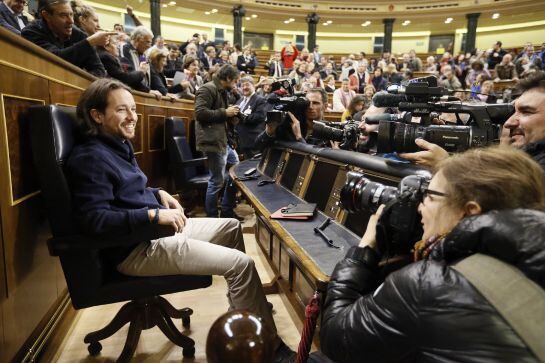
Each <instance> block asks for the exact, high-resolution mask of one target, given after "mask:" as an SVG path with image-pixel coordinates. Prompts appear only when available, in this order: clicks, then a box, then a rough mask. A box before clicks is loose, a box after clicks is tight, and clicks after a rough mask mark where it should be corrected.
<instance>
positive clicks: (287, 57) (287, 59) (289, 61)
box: [280, 47, 299, 69]
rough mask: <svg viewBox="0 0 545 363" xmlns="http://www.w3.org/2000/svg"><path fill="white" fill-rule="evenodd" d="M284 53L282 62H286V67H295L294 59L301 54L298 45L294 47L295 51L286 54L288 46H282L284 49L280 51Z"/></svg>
mask: <svg viewBox="0 0 545 363" xmlns="http://www.w3.org/2000/svg"><path fill="white" fill-rule="evenodd" d="M280 54H281V55H282V63H284V68H286V69H291V68H293V61H294V60H295V59H296V58H297V56H298V55H299V51H298V50H297V48H296V47H293V53H292V54H286V47H284V48H282V51H281V52H280Z"/></svg>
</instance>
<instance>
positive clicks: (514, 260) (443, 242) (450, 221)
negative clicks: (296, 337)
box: [320, 146, 545, 363]
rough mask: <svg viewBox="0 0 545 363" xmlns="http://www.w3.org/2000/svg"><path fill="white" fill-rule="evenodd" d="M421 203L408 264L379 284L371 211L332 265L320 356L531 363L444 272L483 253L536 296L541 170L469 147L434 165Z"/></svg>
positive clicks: (541, 254)
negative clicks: (519, 276)
mask: <svg viewBox="0 0 545 363" xmlns="http://www.w3.org/2000/svg"><path fill="white" fill-rule="evenodd" d="M424 195H425V197H424V200H423V202H422V203H421V204H420V205H419V207H418V210H419V212H420V214H421V215H422V225H423V230H424V234H423V239H422V241H421V242H418V243H417V244H416V245H415V262H414V263H412V264H410V265H408V266H406V267H404V268H402V269H400V270H398V271H395V272H393V273H391V274H390V275H388V276H387V277H386V279H385V281H384V282H382V281H380V278H379V270H378V262H379V259H380V256H378V252H377V251H376V241H375V235H376V225H377V220H378V218H379V215H380V213H381V212H382V207H381V208H380V209H379V211H378V212H377V214H375V215H373V216H372V217H371V218H370V220H369V224H368V226H367V230H366V232H365V234H364V236H363V238H362V240H361V242H360V245H359V247H353V248H351V249H350V250H349V251H348V253H347V256H346V258H345V259H344V260H342V261H341V262H339V263H338V264H337V266H336V267H335V270H334V271H333V274H332V276H331V280H330V283H329V285H328V289H327V298H326V301H325V305H324V308H323V310H322V313H323V320H322V325H321V330H320V337H321V347H322V350H323V352H324V353H325V354H326V355H328V356H329V358H331V359H333V360H335V361H336V362H339V363H341V362H361V361H365V362H479V363H482V362H537V361H538V359H537V358H536V356H534V354H533V353H532V352H531V351H530V350H529V348H528V347H527V345H526V344H525V342H524V341H523V340H522V339H521V338H520V337H519V335H517V333H515V331H514V330H513V328H512V327H511V326H510V325H509V324H508V323H507V322H506V320H505V319H504V318H503V317H502V316H501V315H500V314H499V313H498V311H497V310H496V309H495V308H494V306H492V305H491V304H490V303H489V302H488V300H487V299H485V298H484V297H483V295H481V293H480V292H479V291H477V290H476V288H475V287H473V285H472V284H471V283H470V282H469V281H468V280H467V279H466V277H465V276H464V275H462V274H461V273H460V272H458V271H457V270H455V269H454V268H453V264H456V263H458V262H459V261H460V260H462V259H464V258H466V257H468V256H470V255H473V254H475V253H480V254H485V255H488V256H490V257H493V258H494V259H497V260H501V261H502V262H504V263H506V264H509V265H511V266H512V267H513V268H516V269H517V270H518V271H520V272H522V273H523V274H524V275H525V276H526V277H527V278H528V279H530V280H532V281H533V282H535V283H536V284H537V285H538V286H539V287H541V288H542V289H545V213H544V212H543V210H545V174H544V173H543V170H542V169H541V168H540V167H539V166H538V165H537V164H536V163H535V162H534V161H533V160H531V159H530V158H529V157H528V156H527V155H526V154H525V153H523V152H521V151H518V150H514V149H511V148H508V147H505V146H496V147H492V148H487V149H473V150H470V151H468V152H466V153H462V154H457V155H455V156H453V157H450V158H448V159H446V160H444V161H443V162H442V163H441V164H440V165H439V168H438V170H437V172H436V174H435V175H434V177H433V179H432V180H431V183H430V184H429V188H428V190H427V192H425V194H424ZM520 208H528V209H520ZM381 282H382V284H381ZM379 285H380V286H379ZM536 298H541V296H538V295H535V296H528V299H536ZM538 303H539V301H538ZM536 318H537V317H533V316H532V317H530V319H536ZM541 326H542V327H543V325H541ZM541 336H545V327H543V334H541Z"/></svg>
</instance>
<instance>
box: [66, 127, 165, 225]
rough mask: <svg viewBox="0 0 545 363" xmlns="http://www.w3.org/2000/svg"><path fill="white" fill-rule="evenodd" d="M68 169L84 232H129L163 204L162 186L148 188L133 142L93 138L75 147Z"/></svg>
mask: <svg viewBox="0 0 545 363" xmlns="http://www.w3.org/2000/svg"><path fill="white" fill-rule="evenodd" d="M66 173H67V176H68V180H69V182H70V187H71V189H72V197H73V205H74V212H75V215H76V219H77V221H78V222H79V225H80V227H81V229H82V231H83V233H85V234H90V235H96V234H102V233H129V232H130V231H131V230H133V228H134V227H136V226H139V225H143V224H149V223H150V220H149V217H148V210H149V209H155V208H162V206H161V205H160V203H159V202H158V194H157V193H158V191H159V189H155V188H147V187H146V183H147V182H148V179H147V177H146V175H144V173H143V172H142V170H140V168H139V167H138V164H137V163H136V159H135V158H134V152H133V148H132V145H131V144H130V142H129V141H123V140H121V139H118V138H114V137H111V136H106V135H101V136H97V137H92V138H90V139H89V140H88V141H87V142H85V143H83V144H81V145H78V146H76V147H75V148H74V150H73V151H72V154H71V155H70V157H69V159H68V162H67V165H66Z"/></svg>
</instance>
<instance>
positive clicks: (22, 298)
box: [0, 27, 194, 362]
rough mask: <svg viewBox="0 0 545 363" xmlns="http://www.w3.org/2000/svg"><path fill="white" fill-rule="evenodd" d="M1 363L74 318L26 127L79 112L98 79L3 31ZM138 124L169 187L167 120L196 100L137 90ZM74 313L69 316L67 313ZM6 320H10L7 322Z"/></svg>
mask: <svg viewBox="0 0 545 363" xmlns="http://www.w3.org/2000/svg"><path fill="white" fill-rule="evenodd" d="M0 49H1V52H0V75H1V76H0V77H1V79H0V133H1V137H0V193H1V195H2V198H1V201H0V215H1V226H2V229H1V231H2V233H1V236H0V309H1V313H0V362H7V361H12V360H14V361H21V360H22V359H23V357H25V356H26V357H27V359H31V358H32V357H33V356H34V354H36V352H35V350H33V351H30V349H35V347H36V346H39V345H40V344H42V343H43V342H44V339H47V338H48V337H49V336H50V333H51V332H52V331H51V327H52V326H55V324H56V322H57V321H59V319H60V318H62V317H63V316H73V315H74V314H73V310H72V308H71V306H70V303H69V299H68V295H67V290H66V284H65V281H64V276H63V274H62V270H61V268H60V265H59V262H58V259H57V258H55V257H50V256H49V253H48V251H47V246H46V240H47V238H49V236H50V231H49V225H48V222H47V219H46V215H45V211H44V209H43V205H42V202H41V198H40V187H39V184H38V181H37V177H36V173H35V171H34V168H33V164H32V159H31V151H30V144H29V141H28V140H29V139H28V135H27V128H26V127H25V121H26V120H25V110H26V109H28V107H30V106H32V105H48V104H59V105H69V106H75V105H76V104H77V101H78V99H79V97H80V95H81V94H82V92H83V91H84V90H85V88H86V87H87V86H88V85H89V84H90V83H91V82H92V81H93V80H94V79H95V78H94V77H93V76H91V75H90V74H88V73H86V72H85V71H83V70H81V69H79V68H78V67H75V66H73V65H72V64H69V63H67V62H66V61H64V60H62V59H61V58H58V57H56V56H54V55H52V54H51V53H49V52H47V51H45V50H43V49H42V48H40V47H37V46H35V45H34V44H32V43H30V42H28V41H26V40H24V39H23V38H21V37H18V36H15V35H13V34H12V33H10V32H8V31H7V30H5V29H4V28H1V27H0ZM134 98H135V100H136V106H137V113H138V118H139V122H138V124H137V132H136V137H135V139H134V142H133V143H134V148H135V153H136V157H137V160H138V163H139V165H140V166H141V168H142V169H143V170H144V172H145V173H146V175H147V176H148V178H149V184H150V185H153V186H163V187H165V186H166V185H167V153H166V150H165V138H164V121H165V118H166V117H168V116H178V117H182V118H183V119H184V120H185V121H186V123H187V124H189V122H190V121H191V120H192V119H193V115H194V109H193V103H192V102H191V101H180V100H176V101H174V102H171V101H169V100H167V99H163V100H160V101H158V100H156V99H155V98H154V97H152V96H151V95H149V94H145V93H141V92H134ZM70 311H71V312H72V314H71V315H70V314H68V315H66V314H64V312H70ZM2 317H3V319H2Z"/></svg>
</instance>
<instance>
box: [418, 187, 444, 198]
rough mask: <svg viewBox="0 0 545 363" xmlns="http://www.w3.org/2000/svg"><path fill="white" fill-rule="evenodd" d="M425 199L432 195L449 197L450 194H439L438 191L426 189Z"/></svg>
mask: <svg viewBox="0 0 545 363" xmlns="http://www.w3.org/2000/svg"><path fill="white" fill-rule="evenodd" d="M422 195H423V197H424V199H426V198H427V197H429V196H430V195H436V196H438V197H448V194H447V193H443V192H438V191H436V190H431V189H426V190H424V192H423V193H422Z"/></svg>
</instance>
